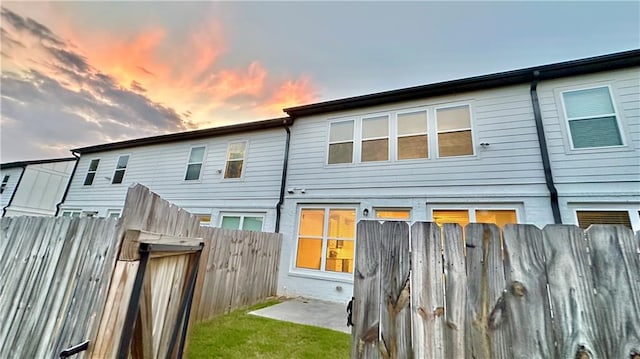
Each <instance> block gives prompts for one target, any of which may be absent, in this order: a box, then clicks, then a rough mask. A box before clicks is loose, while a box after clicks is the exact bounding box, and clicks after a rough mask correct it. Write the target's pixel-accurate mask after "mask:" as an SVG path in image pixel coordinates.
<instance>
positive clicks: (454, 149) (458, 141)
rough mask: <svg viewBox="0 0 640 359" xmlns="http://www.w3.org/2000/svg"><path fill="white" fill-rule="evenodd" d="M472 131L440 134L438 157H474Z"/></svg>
mask: <svg viewBox="0 0 640 359" xmlns="http://www.w3.org/2000/svg"><path fill="white" fill-rule="evenodd" d="M472 154H473V145H472V141H471V131H458V132H446V133H439V134H438V155H439V156H440V157H448V156H462V155H472Z"/></svg>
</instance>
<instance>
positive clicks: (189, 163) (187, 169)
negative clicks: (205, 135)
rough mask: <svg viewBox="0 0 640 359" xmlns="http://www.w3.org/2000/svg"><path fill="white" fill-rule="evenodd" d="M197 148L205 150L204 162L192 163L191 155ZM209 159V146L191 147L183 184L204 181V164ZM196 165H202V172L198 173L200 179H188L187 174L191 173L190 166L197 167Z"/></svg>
mask: <svg viewBox="0 0 640 359" xmlns="http://www.w3.org/2000/svg"><path fill="white" fill-rule="evenodd" d="M195 148H204V153H203V154H202V162H190V160H191V153H192V151H193V150H194V149H195ZM206 159H207V146H206V145H195V146H191V147H189V153H188V155H187V164H186V166H185V169H184V177H183V178H182V181H183V182H199V181H201V180H202V172H203V169H204V163H205V161H206ZM195 164H200V171H198V178H196V179H187V174H188V173H189V166H190V165H195Z"/></svg>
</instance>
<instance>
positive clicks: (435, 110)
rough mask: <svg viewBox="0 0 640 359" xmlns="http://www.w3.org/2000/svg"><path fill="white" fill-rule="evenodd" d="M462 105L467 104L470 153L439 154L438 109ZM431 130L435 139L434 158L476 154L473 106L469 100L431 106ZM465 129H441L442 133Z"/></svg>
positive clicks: (461, 156) (472, 155)
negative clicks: (455, 154)
mask: <svg viewBox="0 0 640 359" xmlns="http://www.w3.org/2000/svg"><path fill="white" fill-rule="evenodd" d="M463 106H467V107H468V108H469V128H468V130H469V131H471V154H466V155H457V156H441V155H440V139H439V138H438V135H439V134H440V133H441V131H440V130H439V129H438V110H443V109H450V108H455V107H463ZM432 111H433V127H434V129H433V132H434V135H435V140H434V141H433V142H434V146H435V150H436V152H435V158H436V159H445V158H465V157H475V156H476V155H477V151H476V138H475V137H476V136H475V132H476V131H474V130H473V128H474V121H473V108H472V106H471V102H451V103H446V104H440V105H437V106H433V109H432ZM466 130H467V129H466V128H465V129H462V128H461V129H457V130H455V131H452V130H447V131H443V132H442V133H450V132H459V131H466Z"/></svg>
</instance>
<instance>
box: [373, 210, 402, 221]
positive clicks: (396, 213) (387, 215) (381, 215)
mask: <svg viewBox="0 0 640 359" xmlns="http://www.w3.org/2000/svg"><path fill="white" fill-rule="evenodd" d="M375 210H376V219H381V220H396V221H410V220H411V210H410V209H402V208H376V209H375Z"/></svg>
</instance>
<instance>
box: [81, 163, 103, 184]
mask: <svg viewBox="0 0 640 359" xmlns="http://www.w3.org/2000/svg"><path fill="white" fill-rule="evenodd" d="M98 164H100V160H99V159H97V158H96V159H93V160H91V162H90V163H89V169H88V170H87V175H86V176H85V178H84V185H85V186H91V185H92V184H93V180H94V179H95V178H96V172H98Z"/></svg>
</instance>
